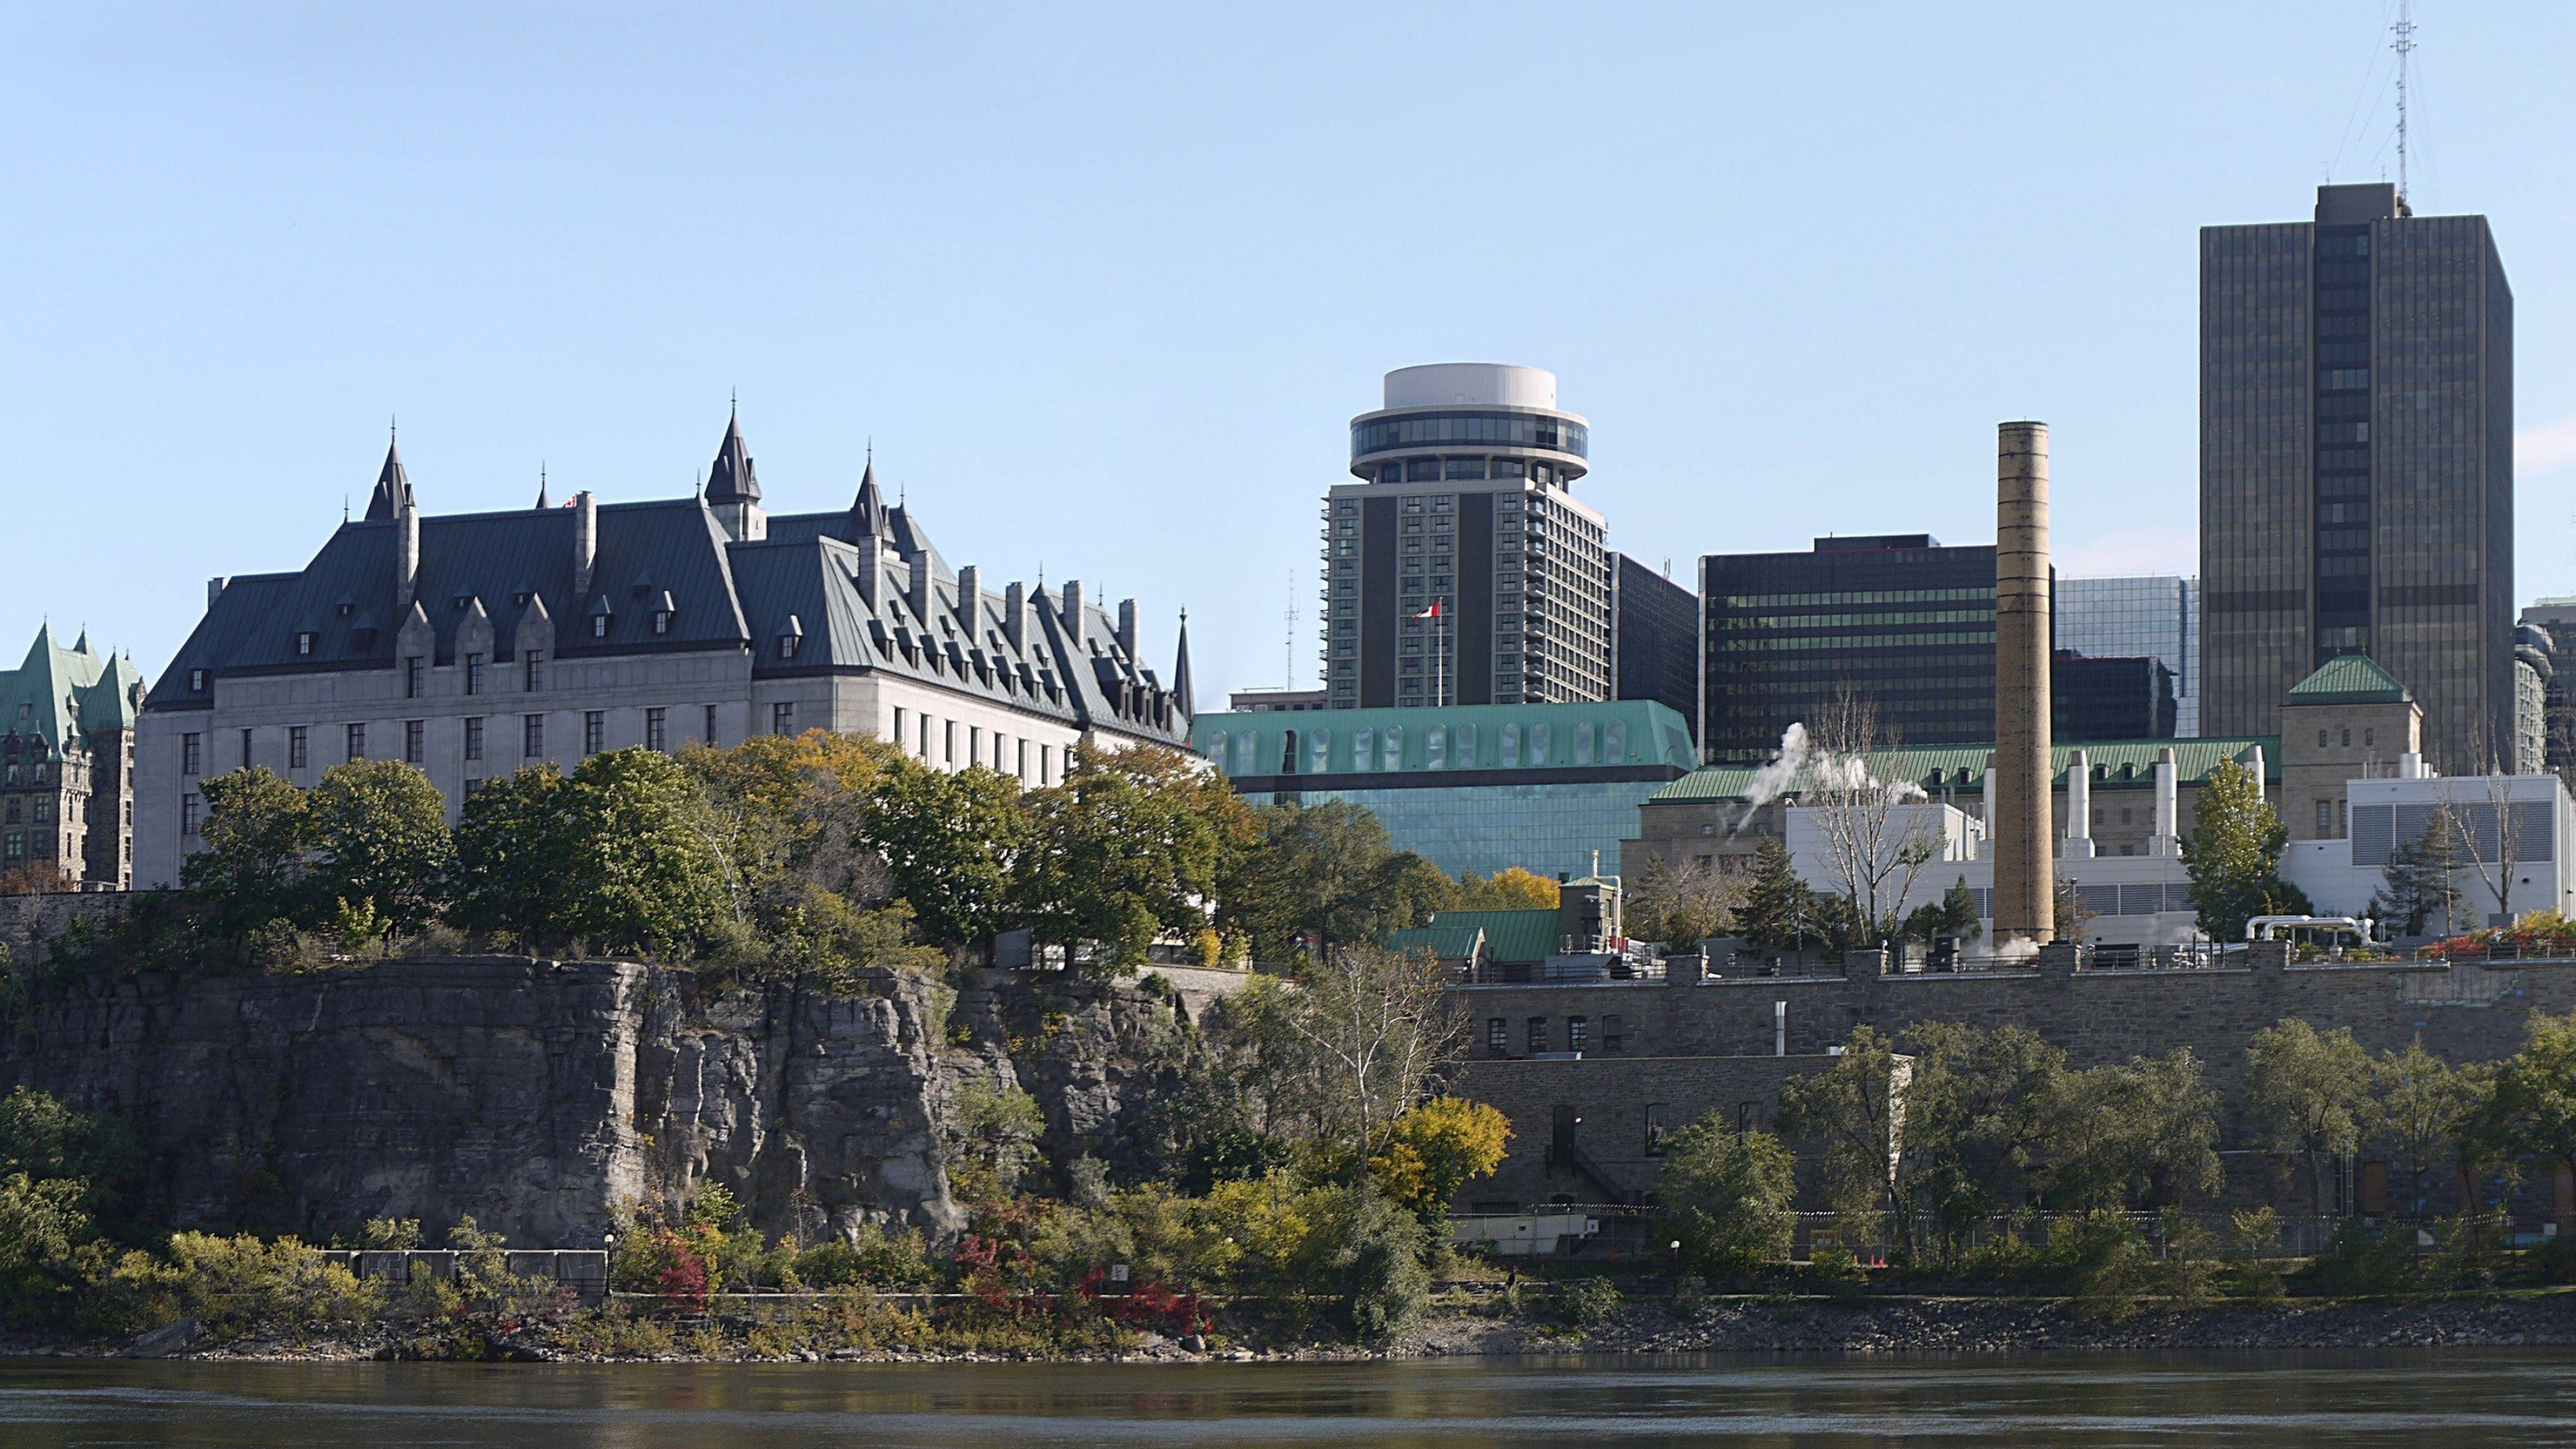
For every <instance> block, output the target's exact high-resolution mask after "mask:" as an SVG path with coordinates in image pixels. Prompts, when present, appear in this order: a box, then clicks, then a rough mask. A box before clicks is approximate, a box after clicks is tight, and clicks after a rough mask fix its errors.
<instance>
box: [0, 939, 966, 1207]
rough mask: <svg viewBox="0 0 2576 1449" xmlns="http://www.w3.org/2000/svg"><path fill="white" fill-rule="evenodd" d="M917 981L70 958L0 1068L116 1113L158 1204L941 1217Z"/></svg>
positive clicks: (24, 1020)
mask: <svg viewBox="0 0 2576 1449" xmlns="http://www.w3.org/2000/svg"><path fill="white" fill-rule="evenodd" d="M936 990H937V989H936V988H934V987H931V986H929V985H927V984H924V983H920V982H917V981H912V980H908V979H898V978H895V977H892V976H888V977H885V978H884V979H882V980H879V981H877V982H874V983H872V987H871V989H870V990H869V991H868V992H867V993H865V994H863V995H860V996H858V997H853V998H838V997H825V996H819V995H813V994H808V993H801V992H796V991H792V990H789V989H785V988H773V989H748V988H746V989H735V990H731V991H725V992H721V993H710V992H707V991H705V990H704V988H703V983H702V982H701V981H699V980H698V978H696V977H693V976H691V975H690V974H688V973H686V972H681V971H672V970H665V969H661V968H656V967H649V966H638V965H633V964H627V963H619V962H589V961H584V962H555V961H532V960H528V959H525V958H507V957H503V958H491V957H481V958H462V959H458V958H449V959H434V960H418V961H397V962H387V963H382V964H377V965H370V966H366V967H353V968H348V969H338V970H329V971H323V972H317V973H313V974H308V975H296V976H255V975H254V976H212V977H209V976H186V977H180V976H159V975H144V976H139V977H126V978H108V977H103V976H102V977H86V978H83V979H80V980H77V981H74V982H72V983H69V984H66V985H58V986H48V987H45V988H42V989H40V990H38V991H37V992H36V993H35V994H34V996H33V999H31V1000H29V1001H27V1002H25V1003H24V1004H22V1005H19V1006H17V1007H16V1008H15V1009H14V1010H10V1011H9V1012H8V1014H7V1016H6V1017H5V1018H0V1088H5V1087H6V1086H10V1085H16V1084H19V1083H24V1084H27V1085H31V1086H35V1087H38V1088H40V1089H42V1090H45V1091H48V1092H51V1093H53V1094H54V1095H56V1096H58V1097H60V1098H62V1099H63V1100H64V1101H66V1102H68V1103H70V1104H72V1105H74V1106H76V1107H80V1108H84V1109H91V1110H106V1111H112V1112H115V1113H117V1114H119V1115H121V1116H123V1117H124V1118H126V1120H128V1121H129V1122H130V1123H132V1124H133V1126H134V1127H135V1128H136V1130H137V1131H138V1132H139V1133H141V1135H142V1137H143V1139H144V1141H145V1143H146V1146H147V1148H148V1151H149V1162H150V1166H149V1170H148V1178H147V1182H146V1186H145V1193H146V1202H147V1209H148V1211H150V1212H151V1214H152V1215H153V1216H154V1217H156V1218H157V1219H159V1220H160V1221H163V1222H165V1223H168V1224H169V1225H171V1226H174V1227H201V1228H223V1229H232V1228H257V1229H263V1230H271V1231H287V1230H292V1231H300V1232H303V1233H305V1234H307V1235H321V1234H327V1233H330V1232H332V1231H336V1230H342V1229H347V1228H353V1227H355V1226H356V1225H357V1224H358V1223H359V1222H360V1221H362V1220H364V1219H366V1218H369V1217H418V1218H421V1219H423V1221H424V1222H425V1224H426V1225H428V1226H429V1227H430V1228H431V1229H432V1230H433V1231H437V1230H439V1229H442V1228H443V1227H444V1226H446V1225H447V1224H450V1223H452V1222H453V1221H454V1220H455V1218H456V1217H457V1216H459V1215H461V1214H466V1213H470V1214H472V1215H473V1216H474V1217H475V1218H476V1219H477V1220H478V1221H479V1222H481V1223H482V1224H483V1225H484V1226H486V1227H490V1228H497V1229H499V1230H500V1231H502V1232H504V1233H506V1234H507V1235H508V1236H509V1238H510V1240H511V1241H512V1242H515V1243H519V1244H523V1245H527V1246H554V1247H577V1246H589V1245H592V1244H595V1243H597V1242H598V1241H599V1237H600V1234H601V1233H603V1232H605V1231H606V1230H607V1229H608V1227H609V1224H610V1214H611V1212H612V1210H613V1209H614V1207H615V1205H616V1204H617V1203H618V1202H619V1201H621V1200H626V1199H634V1200H640V1201H647V1202H654V1201H658V1202H661V1203H663V1204H666V1205H668V1206H671V1207H677V1206H678V1205H679V1204H681V1203H682V1202H683V1201H685V1200H686V1198H687V1197H688V1196H689V1195H690V1194H691V1193H693V1192H694V1191H695V1190H696V1188H697V1186H698V1185H699V1184H700V1183H702V1182H707V1181H713V1182H719V1183H723V1184H724V1185H726V1186H727V1187H730V1188H732V1189H733V1190H734V1191H735V1192H736V1193H737V1194H738V1195H739V1196H740V1197H741V1198H742V1199H743V1200H744V1201H745V1202H746V1203H749V1204H752V1205H753V1207H754V1214H755V1220H756V1221H758V1222H759V1224H760V1225H761V1226H762V1227H764V1228H767V1229H769V1230H771V1231H773V1232H775V1231H782V1230H789V1229H793V1230H794V1231H796V1232H798V1233H799V1234H800V1235H801V1236H803V1237H805V1238H806V1240H807V1241H812V1240H814V1239H815V1238H816V1237H818V1236H820V1235H822V1234H823V1233H826V1232H846V1231H849V1230H850V1229H852V1228H854V1227H855V1226H856V1225H857V1224H858V1223H860V1222H862V1221H865V1220H870V1219H876V1220H894V1221H900V1222H905V1223H911V1224H915V1225H919V1226H923V1227H927V1228H932V1229H946V1228H950V1227H953V1226H955V1225H956V1224H957V1223H958V1222H959V1220H960V1216H961V1215H960V1213H959V1211H958V1208H957V1205H956V1204H955V1203H954V1202H953V1201H952V1200H951V1199H950V1197H949V1194H948V1184H947V1175H946V1172H945V1170H944V1168H943V1166H942V1158H941V1151H940V1144H939V1125H940V1114H941V1111H942V1108H943V1105H944V1102H945V1100H946V1095H947V1092H948V1090H949V1089H948V1086H947V1081H948V1075H949V1074H948V1072H947V1070H946V1069H945V1066H944V1060H945V1058H946V1056H947V1055H948V1054H947V1053H946V1051H945V1044H944V1041H943V1039H942V1036H941V1031H940V1018H941V1014H942V1013H941V1011H940V1003H939V1002H938V1001H937V999H936V997H935V992H936Z"/></svg>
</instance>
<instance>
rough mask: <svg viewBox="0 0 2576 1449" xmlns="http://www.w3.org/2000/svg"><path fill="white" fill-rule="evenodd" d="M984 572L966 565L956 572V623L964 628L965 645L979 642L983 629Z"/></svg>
mask: <svg viewBox="0 0 2576 1449" xmlns="http://www.w3.org/2000/svg"><path fill="white" fill-rule="evenodd" d="M983 580H984V571H983V570H982V569H980V568H977V567H976V566H975V565H973V564H968V565H966V566H965V567H964V568H961V569H959V570H958V571H957V622H958V623H960V624H962V625H964V626H965V628H966V643H967V644H968V645H969V646H970V647H972V646H974V645H976V644H978V643H979V642H980V641H981V636H982V633H983V629H984V611H983V600H984V590H983V588H982V584H983Z"/></svg>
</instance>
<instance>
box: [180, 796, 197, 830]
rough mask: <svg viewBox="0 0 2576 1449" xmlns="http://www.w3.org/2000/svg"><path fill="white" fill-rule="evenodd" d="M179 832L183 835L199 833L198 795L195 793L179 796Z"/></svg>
mask: <svg viewBox="0 0 2576 1449" xmlns="http://www.w3.org/2000/svg"><path fill="white" fill-rule="evenodd" d="M179 833H180V834H181V835H194V834H196V833H197V797H196V796H194V795H182V796H180V797H179Z"/></svg>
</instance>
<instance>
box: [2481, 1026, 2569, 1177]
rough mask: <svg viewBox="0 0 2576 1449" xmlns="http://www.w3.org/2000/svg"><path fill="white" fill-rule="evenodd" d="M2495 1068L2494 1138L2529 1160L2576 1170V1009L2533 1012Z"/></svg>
mask: <svg viewBox="0 0 2576 1449" xmlns="http://www.w3.org/2000/svg"><path fill="white" fill-rule="evenodd" d="M2524 1031H2525V1037H2524V1042H2523V1048H2522V1050H2521V1051H2519V1052H2516V1053H2515V1054H2514V1055H2512V1056H2510V1057H2508V1058H2506V1059H2505V1061H2504V1064H2503V1065H2502V1066H2500V1067H2498V1068H2497V1069H2496V1078H2495V1089H2494V1094H2493V1103H2492V1111H2493V1113H2494V1117H2493V1122H2494V1126H2493V1128H2492V1129H2491V1131H2490V1133H2489V1135H2490V1137H2491V1138H2492V1139H2494V1140H2496V1141H2498V1142H2500V1143H2501V1144H2502V1145H2504V1146H2505V1147H2506V1148H2507V1149H2508V1150H2509V1151H2511V1152H2512V1153H2513V1155H2514V1156H2515V1157H2517V1158H2519V1159H2521V1160H2522V1161H2525V1162H2537V1163H2540V1164H2543V1165H2545V1166H2548V1167H2550V1168H2553V1169H2562V1170H2565V1171H2569V1172H2576V1011H2570V1012H2569V1013H2567V1014H2566V1015H2564V1016H2552V1015H2550V1014H2549V1013H2547V1012H2544V1011H2535V1012H2533V1013H2532V1014H2531V1019H2530V1022H2529V1023H2528V1024H2527V1025H2526V1026H2525V1028H2524Z"/></svg>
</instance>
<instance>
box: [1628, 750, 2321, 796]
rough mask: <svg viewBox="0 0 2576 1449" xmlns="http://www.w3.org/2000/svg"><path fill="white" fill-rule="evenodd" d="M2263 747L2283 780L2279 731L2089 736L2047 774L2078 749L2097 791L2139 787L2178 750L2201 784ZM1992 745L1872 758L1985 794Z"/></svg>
mask: <svg viewBox="0 0 2576 1449" xmlns="http://www.w3.org/2000/svg"><path fill="white" fill-rule="evenodd" d="M2258 747H2259V748H2260V749H2261V750H2262V751H2263V776H2264V778H2265V779H2266V780H2267V781H2271V782H2275V783H2277V782H2278V781H2279V780H2280V778H2281V739H2280V736H2278V735H2238V736H2231V737H2227V738H2222V739H2196V740H2108V741H2104V740H2088V741H2086V742H2084V743H2082V744H2071V745H2059V746H2057V747H2055V748H2054V749H2053V750H2051V751H2050V756H2051V758H2050V761H2049V771H2050V774H2049V778H2050V781H2051V782H2052V783H2055V782H2058V781H2061V780H2063V779H2064V777H2065V775H2066V762H2067V760H2068V759H2070V758H2071V757H2073V755H2074V754H2075V752H2076V751H2077V750H2082V751H2083V752H2084V757H2085V760H2086V762H2087V763H2089V764H2090V765H2091V766H2092V767H2093V784H2094V788H2096V789H2101V788H2104V787H2110V788H2114V789H2116V788H2119V787H2121V786H2134V787H2136V788H2138V789H2142V790H2143V789H2149V788H2152V787H2153V786H2154V785H2155V782H2156V756H2157V755H2158V754H2159V753H2161V752H2163V751H2165V750H2171V751H2173V752H2174V779H2175V783H2176V784H2178V785H2186V786H2188V785H2197V784H2199V783H2200V782H2201V780H2202V779H2204V778H2206V777H2207V776H2208V774H2209V772H2210V771H2211V770H2213V769H2216V768H2217V767H2218V762H2219V761H2221V760H2233V759H2236V758H2237V757H2239V756H2241V755H2243V754H2244V753H2245V752H2246V751H2248V750H2251V749H2255V748H2258ZM1994 750H1995V747H1994V746H1992V745H1936V746H1930V747H1926V748H1923V749H1912V750H1906V749H1899V750H1889V751H1886V752H1885V753H1884V754H1882V755H1880V756H1879V757H1878V758H1877V760H1876V761H1875V762H1874V763H1875V765H1876V769H1875V773H1876V774H1877V775H1878V776H1879V777H1880V778H1882V779H1888V780H1911V781H1913V782H1914V783H1916V784H1918V785H1920V786H1922V787H1923V788H1924V790H1925V791H1926V792H1927V793H1929V794H1931V795H1933V796H1935V797H1938V796H1939V795H1940V793H1941V792H1942V791H1944V790H1950V791H1965V792H1967V793H1970V794H1983V793H1984V792H1985V788H1986V761H1987V759H1988V758H1989V757H1990V756H1992V755H1993V754H1994ZM1758 773H1760V767H1759V766H1754V765H1710V766H1708V767H1706V768H1704V769H1699V770H1694V771H1692V772H1691V773H1689V774H1688V775H1685V776H1683V777H1682V778H1680V779H1678V780H1675V781H1674V782H1672V783H1671V784H1669V785H1666V786H1665V787H1664V788H1662V789H1660V790H1658V791H1656V792H1655V793H1654V794H1652V795H1649V796H1647V797H1646V803H1647V804H1649V805H1671V804H1675V803H1686V802H1689V801H1693V800H1741V799H1744V798H1745V797H1746V794H1747V792H1748V791H1750V790H1751V789H1752V787H1753V777H1754V776H1755V775H1756V774H1758ZM1807 784H1808V782H1807V780H1806V779H1805V778H1804V777H1801V778H1800V779H1798V780H1797V781H1795V782H1794V783H1793V784H1792V786H1791V793H1795V792H1796V791H1798V790H1801V789H1804V788H1806V787H1807Z"/></svg>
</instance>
